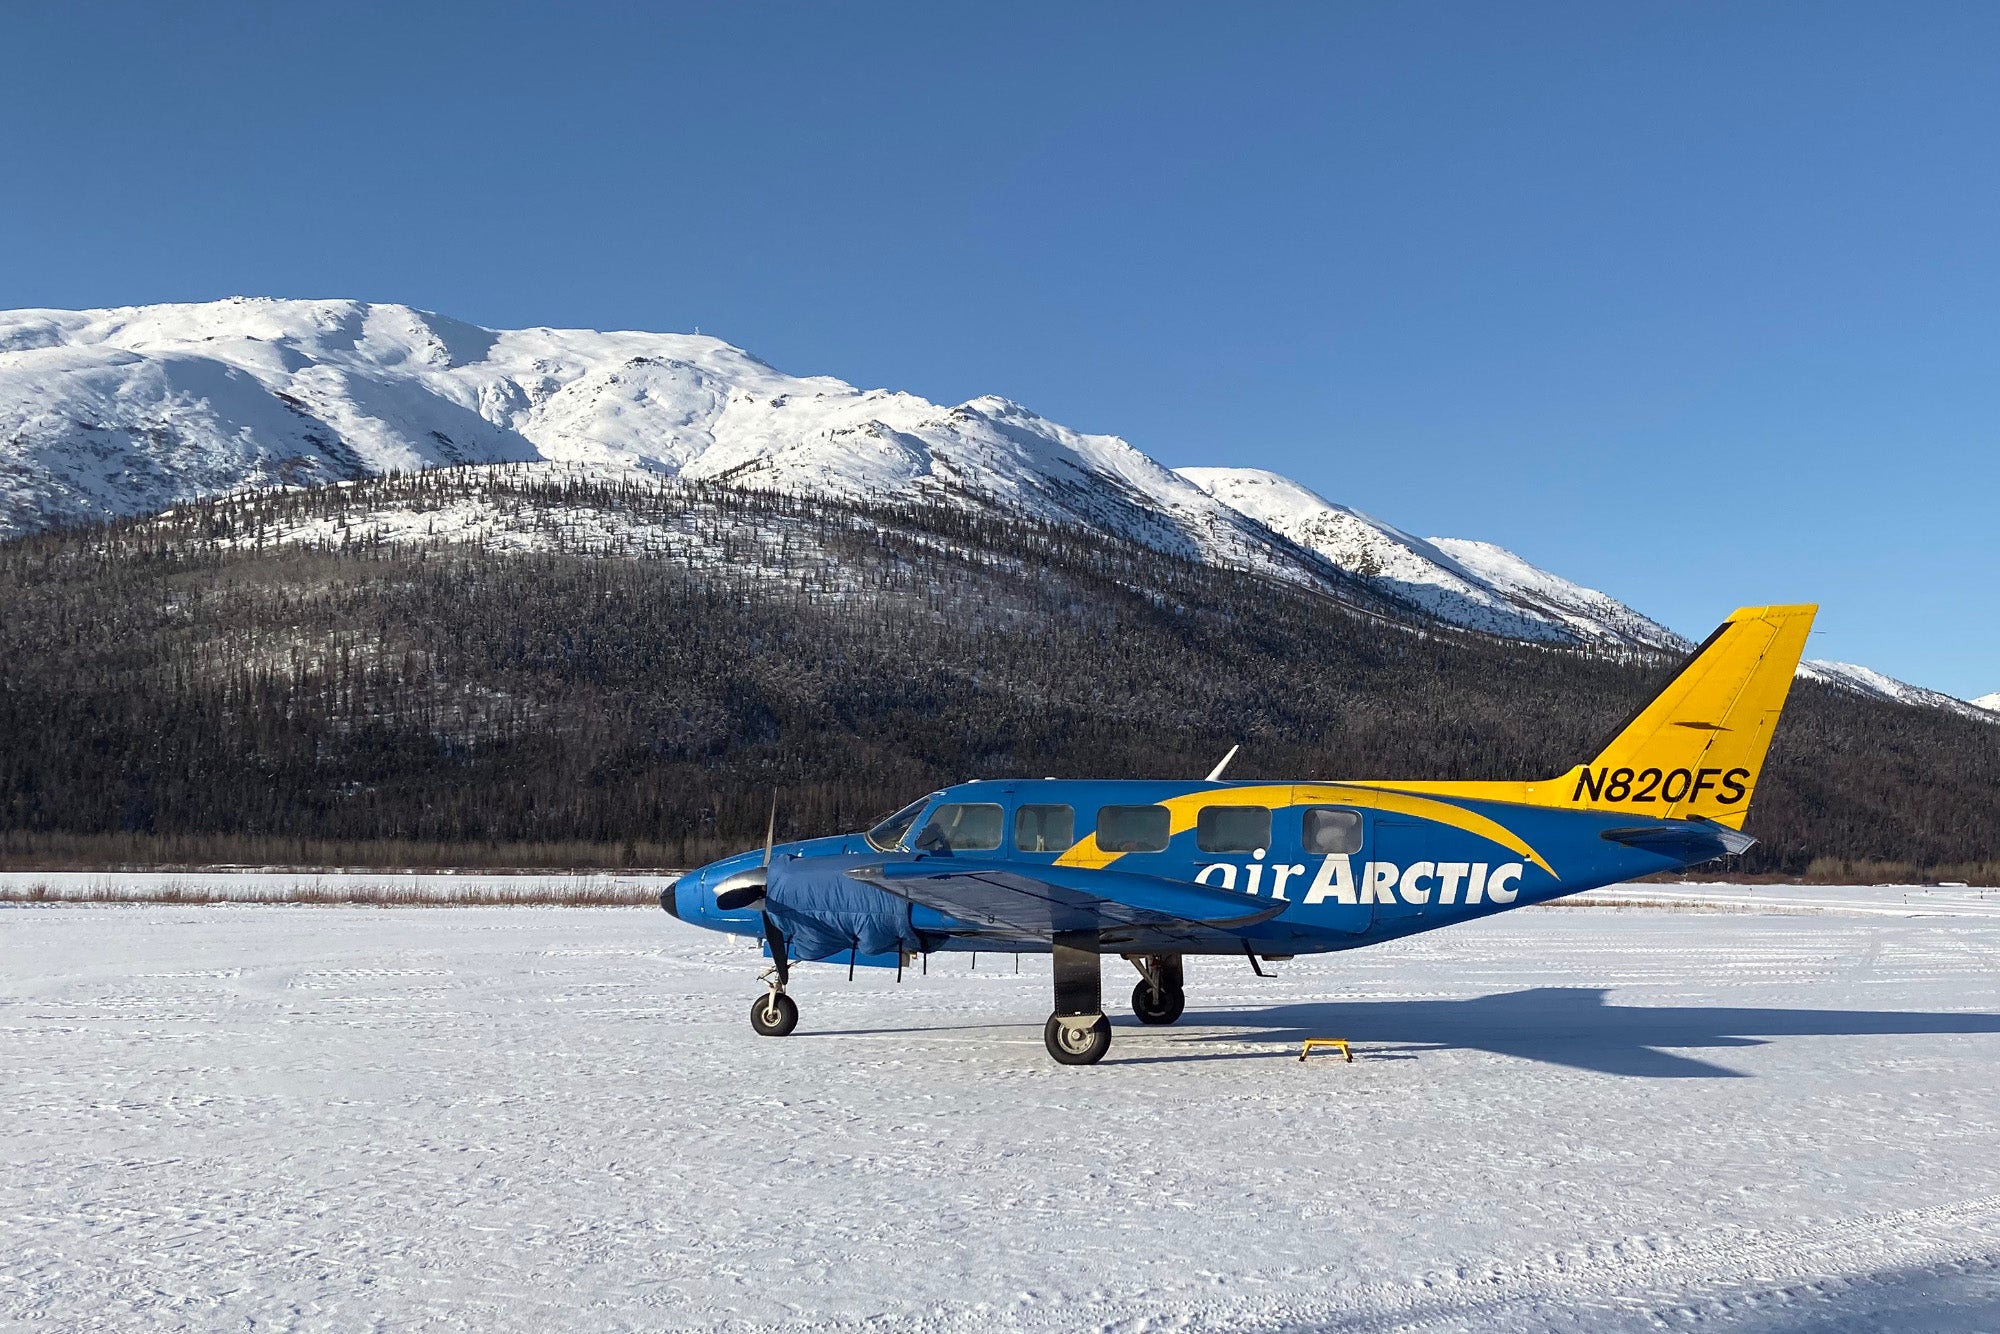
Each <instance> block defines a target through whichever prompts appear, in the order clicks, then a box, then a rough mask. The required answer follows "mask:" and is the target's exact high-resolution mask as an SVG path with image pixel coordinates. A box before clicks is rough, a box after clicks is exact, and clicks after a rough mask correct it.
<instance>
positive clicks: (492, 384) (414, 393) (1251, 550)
mask: <svg viewBox="0 0 2000 1334" xmlns="http://www.w3.org/2000/svg"><path fill="white" fill-rule="evenodd" d="M536 463H553V464H561V465H567V466H572V467H580V468H585V469H592V470H600V471H603V472H605V473H607V474H611V475H617V474H621V473H632V474H637V475H643V476H649V477H658V478H678V479H685V480H689V481H697V482H720V483H726V484H729V485H733V486H739V487H748V488H752V489H766V490H777V491H787V492H793V493H797V494H802V495H816V496H826V497H831V498H835V499H844V500H856V501H862V500H866V501H875V500H881V499H884V498H896V497H904V496H907V497H911V498H915V499H919V500H924V501H936V502H943V503H950V504H958V505H963V506H968V507H972V508H980V507H987V508H992V509H995V510H998V511H1002V512H1008V513H1014V514H1019V515H1021V516H1023V517H1026V518H1029V519H1032V520H1035V521H1039V522H1053V523H1067V524H1072V525H1075V526H1078V527H1082V528H1086V529H1096V530H1104V531H1108V532H1110V533H1113V534H1115V535H1117V536H1120V537H1124V538H1128V539H1130V540H1134V541H1137V542H1140V543H1142V544H1143V545H1146V546H1149V547H1151V548H1153V549H1155V550H1159V551H1162V552H1164V553H1166V554H1169V555H1173V556H1176V557H1180V558H1183V559H1192V560H1197V561H1200V562H1203V563H1207V564H1212V565H1217V566H1222V567H1228V568H1238V569H1244V570H1250V571H1254V572H1258V573H1263V574H1269V575H1273V576H1275V577H1277V578H1280V579H1283V580H1286V581H1288V582H1293V583H1298V584H1302V585H1306V586H1310V587H1314V588H1317V589H1320V590H1321V591H1325V592H1330V593H1333V594H1334V595H1336V596H1339V597H1343V598H1347V599H1349V600H1359V601H1363V602H1366V601H1370V600H1371V599H1372V598H1373V597H1382V598H1387V599H1388V600H1389V601H1390V602H1392V603H1396V604H1400V605H1402V606H1406V607H1408V608H1411V609H1412V610H1413V611H1415V612H1416V613H1417V614H1419V615H1421V616H1425V617H1429V618H1432V619H1435V620H1438V621H1440V622H1442V623H1444V624H1449V625H1455V626H1460V627H1463V628H1469V629H1475V630H1481V631H1485V632H1488V633H1494V634H1499V635H1502V636H1504V637H1509V638H1518V639H1525V640H1529V641H1533V642H1548V643H1576V644H1583V645H1592V644H1595V645H1599V646H1603V647H1609V648H1637V649H1642V650H1654V651H1661V652H1670V653H1677V652H1684V651H1685V650H1686V649H1687V648H1688V646H1689V645H1688V641H1687V640H1686V639H1684V638H1683V637H1681V636H1680V635H1678V634H1677V633H1675V632H1674V631H1672V630H1670V629H1668V628H1667V627H1665V626H1662V625H1660V624H1658V623H1657V622H1654V621H1652V620H1651V619H1650V618H1647V617H1645V616H1643V615H1642V614H1641V613H1639V612H1637V611H1635V610H1634V609H1632V608H1630V607H1628V606H1626V605H1625V604H1623V603H1621V602H1619V601H1617V600H1616V599H1614V598H1611V597H1609V596H1608V595H1606V594H1603V593H1601V592H1598V591H1597V590H1594V589H1590V588H1587V587H1584V586H1582V585H1579V584H1576V583H1574V582H1573V581H1570V580H1567V579H1564V578H1562V577H1561V576H1558V575H1555V574H1552V573H1550V572H1548V571H1545V570H1541V569H1539V568H1537V567H1535V566H1534V565H1532V564H1530V563H1529V562H1527V561H1525V560H1523V559H1522V558H1521V557H1519V556H1517V555H1515V554H1514V553H1512V552H1509V551H1507V550H1505V549H1504V548H1500V547H1497V546H1494V545H1492V544H1490V543H1485V542H1480V541H1476V540H1471V539H1457V538H1433V539H1422V538H1416V537H1413V536H1411V535H1410V534H1408V533H1406V532H1404V531H1402V530H1401V529H1398V528H1395V527H1394V526H1392V525H1389V524H1387V523H1384V522H1382V521H1380V520H1377V519H1374V518H1371V517H1370V516H1368V515H1366V514H1364V513H1362V512H1361V511H1359V510H1354V509H1351V508H1349V507H1346V506H1343V505H1339V504H1336V503H1334V502H1331V501H1328V500H1325V499H1324V498H1322V497H1319V496H1317V495H1316V494H1314V493H1313V492H1311V491H1310V490H1308V489H1307V488H1305V487H1303V486H1301V485H1299V484H1298V483H1296V482H1293V481H1291V480H1290V479H1288V478H1283V477H1281V476H1279V475H1278V474H1275V473H1268V472H1264V471H1262V470H1257V469H1240V468H1237V469H1232V468H1185V469H1181V470H1178V471H1176V470H1172V469H1168V468H1166V467H1165V466H1164V465H1162V464H1160V463H1158V462H1157V461H1155V460H1153V459H1152V458H1150V457H1149V456H1147V455H1146V454H1145V453H1143V452H1142V451H1140V450H1139V449H1137V448H1136V447H1134V446H1133V445H1131V444H1130V443H1129V442H1127V441H1125V440H1123V439H1121V438H1119V437H1117V436H1111V435H1099V434H1091V433H1086V432H1079V431H1075V430H1072V429H1071V428H1068V427H1066V426H1063V425H1061V424H1060V423H1057V422H1054V421H1052V420H1050V419H1048V418H1045V417H1042V416H1040V415H1039V414H1036V413H1034V412H1032V411H1030V410H1029V409H1027V408H1025V407H1023V406H1021V405H1020V404H1018V403H1015V402H1013V401H1011V400H1008V399H1005V398H1002V397H999V396H996V395H985V396H980V397H977V398H973V399H970V400H968V401H967V402H965V403H962V404H958V405H956V406H952V407H947V406H941V405H938V404H934V403H930V402H929V401H927V400H925V399H922V398H920V397H918V396H916V395H913V394H908V393H902V392H897V391H892V390H887V389H866V390H864V389H859V388H856V387H855V386H852V385H849V384H847V383H845V382H843V381H841V380H838V379H835V378H833V377H829V376H816V377H800V376H792V375H788V374H786V373H784V372H781V371H778V370H777V369H775V368H774V367H772V366H770V365H769V364H768V363H766V362H764V361H762V360H761V359H759V358H757V357H755V356H754V355H752V354H750V353H748V352H746V351H744V350H743V349H741V348H737V347H734V346H732V345H731V344H728V343H726V342H724V341H722V340H720V339H716V338H713V337H707V336H703V335H699V334H661V333H646V332H638V331H618V332H597V331H592V330H560V329H548V328H535V329H523V330H492V329H484V328H481V327H479V326H476V325H471V324H467V323H465V322H463V321H459V320H454V319H451V318H450V317H447V316H443V315H438V314H435V313H432V312H427V311H420V310H416V309H414V308H411V307H408V306H401V305H395V304H385V303H369V302H358V301H340V300H321V301H303V300H283V299H276V298H231V299H229V300H225V301H217V302H206V303H186V304H176V305H155V306H132V307H118V308H110V309H103V310H89V311H61V310H22V311H10V312H0V536H4V535H5V534H7V533H8V532H16V533H20V532H29V531H33V530H35V529H37V528H43V527H48V526H52V525H61V524H66V523H75V522H83V521H89V520H94V519H103V518H112V517H118V516H124V515H140V514H146V513H153V512H158V511H160V510H163V509H166V508H168V507H169V506H171V505H174V504H177V503H183V502H186V501H191V500H197V499H202V498H205V497H209V496H213V495H217V494H226V493H229V492H233V491H237V490H244V489H261V488H268V487H276V486H317V485H326V484H330V483H334V482H341V481H353V480H359V479H362V478H366V477H371V476H382V475H386V474H391V473H401V472H413V471H422V470H426V469H432V468H440V467H462V466H479V465H510V464H536ZM1816 666H1817V669H1818V679H1823V680H1827V681H1830V682H1832V683H1834V684H1837V685H1839V686H1841V687H1843V688H1846V689H1850V690H1856V691H1860V692H1862V693H1869V694H1873V695H1875V696H1877V697H1879V698H1885V699H1893V700H1898V701H1900V702H1905V703H1919V704H1925V705H1931V706H1938V707H1956V708H1958V709H1970V708H1971V706H1969V705H1966V704H1964V703H1963V702H1961V701H1955V700H1950V699H1949V697H1948V696H1943V695H1940V694H1938V693H1937V692H1933V691H1925V690H1922V689H1921V688H1919V687H1914V686H1909V685H1907V684H1905V683H1902V682H1898V681H1895V680H1894V679H1893V678H1889V677H1886V676H1883V675H1882V674H1880V673H1876V672H1872V671H1870V670H1868V669H1866V668H1858V667H1857V668H1848V667H1846V666H1845V665H1842V664H1817V665H1816Z"/></svg>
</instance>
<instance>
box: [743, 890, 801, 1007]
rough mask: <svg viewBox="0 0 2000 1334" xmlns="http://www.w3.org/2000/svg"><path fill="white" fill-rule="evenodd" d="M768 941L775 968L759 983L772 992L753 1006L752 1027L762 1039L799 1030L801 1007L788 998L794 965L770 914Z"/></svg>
mask: <svg viewBox="0 0 2000 1334" xmlns="http://www.w3.org/2000/svg"><path fill="white" fill-rule="evenodd" d="M764 941H765V943H766V944H768V945H769V946H770V947H771V966H770V967H769V968H766V969H765V970H764V972H763V973H762V975H761V976H759V977H758V979H757V980H758V981H760V982H762V983H763V984H764V985H765V987H767V988H768V990H767V991H766V993H765V994H764V995H762V996H759V997H758V998H757V999H756V1000H754V1001H752V1002H750V1027H752V1028H754V1029H756V1030H757V1035H758V1036H759V1037H766V1038H781V1037H784V1036H785V1035H786V1034H787V1033H790V1032H791V1031H792V1030H793V1029H795V1028H797V1027H798V1026H799V1005H798V1002H797V1001H795V1000H793V999H792V998H791V997H790V996H787V995H786V994H785V984H786V983H788V982H790V981H791V980H792V969H791V962H790V959H789V958H788V957H787V951H786V949H785V933H784V932H782V931H780V930H778V924H777V923H776V922H774V921H772V920H771V914H769V913H765V914H764Z"/></svg>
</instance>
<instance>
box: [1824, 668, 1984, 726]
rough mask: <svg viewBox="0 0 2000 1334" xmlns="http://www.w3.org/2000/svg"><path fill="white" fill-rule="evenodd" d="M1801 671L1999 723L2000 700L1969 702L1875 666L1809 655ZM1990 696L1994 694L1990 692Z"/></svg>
mask: <svg viewBox="0 0 2000 1334" xmlns="http://www.w3.org/2000/svg"><path fill="white" fill-rule="evenodd" d="M1799 675H1800V676H1802V677H1805V678H1806V679H1807V680H1811V681H1824V682H1826V683H1827V684H1829V685H1836V686H1840V687H1841V688H1842V689H1845V690H1852V691H1854V692H1855V693H1856V694H1859V695H1868V696H1870V697H1872V698H1874V699H1886V700H1890V701H1892V702H1894V703H1897V704H1915V705H1920V706H1922V707H1925V708H1931V709H1943V710H1945V711H1946V712H1947V713H1955V714H1958V715H1959V716H1960V717H1962V718H1975V719H1977V720H1979V721H1980V722H1989V723H2000V713H1996V712H1994V711H1993V710H1994V709H1995V708H2000V700H1996V701H1995V703H1994V704H1992V705H1982V704H1981V703H1980V701H1978V700H1974V701H1972V703H1970V704H1968V703H1966V702H1965V701H1964V700H1962V699H1955V698H1953V697H1952V696H1950V695H1947V694H1945V693H1943V692H1942V691H1938V690H1927V689H1925V688H1924V687H1923V686H1913V685H1911V684H1910V683H1909V682H1907V681H1898V680H1897V679H1896V678H1895V677H1893V676H1887V675H1884V674H1883V673H1881V672H1878V671H1875V670H1874V669H1873V668H1869V667H1861V666H1857V665H1856V664H1854V663H1851V662H1827V661H1826V660H1824V659H1821V658H1808V659H1806V660H1805V661H1804V662H1802V663H1800V664H1799ZM1987 698H1988V699H1993V698H1994V697H1992V696H1988V697H1987Z"/></svg>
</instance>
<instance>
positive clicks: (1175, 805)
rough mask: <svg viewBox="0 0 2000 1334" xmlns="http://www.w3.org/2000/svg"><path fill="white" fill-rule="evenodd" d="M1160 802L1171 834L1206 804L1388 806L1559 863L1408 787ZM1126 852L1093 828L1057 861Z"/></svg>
mask: <svg viewBox="0 0 2000 1334" xmlns="http://www.w3.org/2000/svg"><path fill="white" fill-rule="evenodd" d="M1159 804H1160V805H1162V806H1165V807H1166V808H1167V809H1168V810H1169V811H1170V812H1172V819H1171V822H1170V825H1169V834H1170V835H1178V834H1184V833H1186V832H1187V831H1188V830H1190V829H1192V828H1194V826H1195V822H1196V821H1197V820H1199V819H1200V818H1201V811H1202V808H1203V807H1204V806H1270V807H1272V808H1274V809H1282V808H1285V807H1288V806H1320V805H1327V806H1358V807H1363V808H1366V809H1368V810H1376V811H1384V812H1387V813H1389V814H1391V815H1414V816H1416V817H1417V818H1418V819H1420V820H1435V821H1437V822H1438V823H1439V824H1444V825H1450V826H1451V827H1452V828H1454V829H1463V830H1464V831H1465V832H1466V833H1468V834H1477V835H1478V836H1479V837H1481V838H1484V839H1488V840H1490V841H1492V842H1494V843H1498V844H1499V845H1500V846H1501V847H1503V848H1507V849H1509V850H1511V851H1514V852H1518V853H1520V854H1521V855H1522V856H1523V857H1526V858H1527V859H1528V860H1529V861H1531V862H1533V863H1534V864H1535V865H1537V866H1539V867H1541V868H1542V869H1543V870H1544V871H1547V872H1548V873H1549V874H1550V875H1556V871H1555V868H1554V867H1553V866H1550V865H1549V864H1548V863H1547V862H1546V861H1544V860H1542V855H1541V854H1540V853H1539V852H1536V851H1535V850H1534V849H1533V848H1531V847H1529V846H1528V845H1527V843H1526V842H1524V841H1523V840H1522V839H1521V837H1520V835H1518V834H1516V833H1515V832H1514V831H1513V830H1511V829H1509V828H1507V827H1506V826H1505V825H1503V824H1499V823H1497V822H1496V821H1493V820H1489V819H1488V818H1486V817H1485V816H1483V815H1481V814H1479V813H1478V812H1477V811H1468V810H1465V809H1463V808H1461V807H1458V806H1453V805H1451V804H1449V803H1448V802H1442V801H1436V800H1433V799H1432V798H1430V797H1419V796H1413V795H1411V794H1410V793H1407V792H1387V791H1379V790H1374V789H1370V788H1360V787H1348V786H1346V785H1345V784H1340V783H1327V784H1317V783H1314V784H1305V783H1299V784H1293V783H1285V784H1282V785H1278V784H1273V785H1270V786H1265V787H1238V788H1229V789H1227V790H1224V791H1214V790H1210V791H1203V792H1189V793H1187V794H1185V795H1183V796H1178V797H1169V798H1168V799H1167V800H1165V801H1163V802H1160V803H1159ZM1126 855H1127V854H1125V853H1122V852H1107V851H1105V850H1104V849H1103V848H1100V847H1098V846H1097V835H1096V834H1095V833H1092V834H1091V835H1090V836H1089V837H1087V838H1085V839H1084V840H1083V841H1082V842H1080V843H1078V844H1076V846H1074V847H1072V848H1071V849H1070V850H1069V851H1068V852H1065V853H1064V854H1063V855H1062V856H1060V857H1058V858H1056V865H1057V866H1081V867H1087V868H1090V869H1092V870H1098V869H1101V868H1103V867H1106V866H1109V865H1110V864H1111V863H1112V862H1114V861H1117V860H1118V859H1119V858H1120V857H1123V856H1126ZM1556 879H1558V880H1560V879H1562V877H1561V876H1556Z"/></svg>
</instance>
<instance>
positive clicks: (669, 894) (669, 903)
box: [660, 880, 681, 918]
mask: <svg viewBox="0 0 2000 1334" xmlns="http://www.w3.org/2000/svg"><path fill="white" fill-rule="evenodd" d="M680 887H681V882H680V881H678V880H669V881H668V882H667V887H666V888H665V889H663V890H661V891H660V907H662V908H664V909H665V910H666V913H667V916H669V917H674V918H678V917H679V916H680V915H681V909H680V905H679V904H678V903H676V902H674V892H675V891H676V890H678V889H679V888H680Z"/></svg>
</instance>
